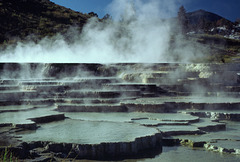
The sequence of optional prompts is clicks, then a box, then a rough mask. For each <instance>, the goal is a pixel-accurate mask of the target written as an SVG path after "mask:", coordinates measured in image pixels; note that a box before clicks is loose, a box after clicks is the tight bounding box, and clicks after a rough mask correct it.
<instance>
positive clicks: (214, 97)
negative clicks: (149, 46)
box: [0, 63, 240, 160]
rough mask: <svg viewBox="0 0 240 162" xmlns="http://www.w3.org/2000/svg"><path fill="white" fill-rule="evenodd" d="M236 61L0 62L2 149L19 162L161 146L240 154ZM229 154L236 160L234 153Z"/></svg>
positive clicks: (109, 155) (239, 68) (239, 69)
mask: <svg viewBox="0 0 240 162" xmlns="http://www.w3.org/2000/svg"><path fill="white" fill-rule="evenodd" d="M239 73H240V65H239V64H160V63H159V64H136V63H124V64H120V63H119V64H43V63H32V64H31V63H22V64H20V63H1V64H0V90H1V91H0V145H1V146H2V147H1V149H0V150H1V152H4V150H5V148H4V147H9V150H10V151H11V152H12V153H13V154H14V155H15V156H17V157H18V158H19V159H32V160H44V159H45V160H47V159H50V160H51V159H52V160H53V159H55V160H60V159H95V160H109V159H111V160H116V159H120V160H121V159H128V158H136V159H137V158H151V157H155V156H156V155H159V156H161V152H162V147H164V146H179V147H185V146H190V147H193V148H195V147H198V148H203V149H206V150H211V151H216V152H221V153H226V154H236V155H239V154H240V147H239V146H240V145H239V144H240V135H239V131H240V124H239V121H240V100H239V96H240V74H239ZM234 156H235V155H234Z"/></svg>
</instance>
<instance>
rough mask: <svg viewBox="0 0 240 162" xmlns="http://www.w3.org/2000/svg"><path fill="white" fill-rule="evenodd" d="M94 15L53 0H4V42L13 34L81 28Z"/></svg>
mask: <svg viewBox="0 0 240 162" xmlns="http://www.w3.org/2000/svg"><path fill="white" fill-rule="evenodd" d="M90 17H91V15H87V14H82V13H79V12H75V11H73V10H70V9H67V8H65V7H62V6H59V5H56V4H54V3H53V2H50V1H49V0H0V43H3V42H4V41H9V39H11V38H12V37H17V38H20V39H24V38H25V37H26V36H28V35H34V36H35V37H37V38H42V37H45V36H52V35H54V34H56V33H57V32H60V33H64V32H65V31H66V30H67V29H68V28H69V27H70V26H71V25H76V26H78V27H80V29H81V28H82V27H83V25H84V24H85V23H86V21H87V19H88V18H90Z"/></svg>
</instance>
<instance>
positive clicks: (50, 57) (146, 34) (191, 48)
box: [0, 0, 203, 63]
mask: <svg viewBox="0 0 240 162" xmlns="http://www.w3.org/2000/svg"><path fill="white" fill-rule="evenodd" d="M108 10H109V12H110V14H111V15H112V16H113V20H107V21H105V22H101V23H100V22H98V21H97V19H96V18H92V19H91V20H89V22H88V23H87V24H86V25H85V27H84V28H83V31H82V33H81V34H80V33H79V32H77V30H75V28H74V27H72V28H71V29H69V32H68V33H67V36H68V37H70V38H71V39H72V40H71V43H69V42H68V41H66V39H64V38H65V35H64V36H63V35H56V36H55V37H53V38H44V39H42V40H41V41H39V42H38V43H34V42H28V43H20V42H19V43H18V44H17V46H15V47H8V48H7V49H6V50H4V51H2V52H1V53H0V62H44V63H73V62H74V63H117V62H136V63H138V62H146V63H161V62H189V61H191V60H192V59H193V58H196V56H198V57H201V55H202V53H203V52H202V50H199V49H203V48H198V46H197V45H196V44H194V45H193V44H190V43H189V42H188V41H186V40H185V38H184V37H182V36H181V34H180V33H179V32H177V31H178V30H177V25H176V20H174V21H171V20H164V19H163V18H166V17H173V16H174V13H175V12H176V10H178V9H177V5H176V3H175V1H174V0H163V1H158V0H149V1H143V0H130V1H129V0H114V1H113V2H112V3H111V4H110V5H109V7H108ZM173 35H174V37H173ZM173 39H174V43H172V44H171V43H170V42H173V41H172V40H173Z"/></svg>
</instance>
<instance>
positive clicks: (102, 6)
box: [51, 0, 240, 21]
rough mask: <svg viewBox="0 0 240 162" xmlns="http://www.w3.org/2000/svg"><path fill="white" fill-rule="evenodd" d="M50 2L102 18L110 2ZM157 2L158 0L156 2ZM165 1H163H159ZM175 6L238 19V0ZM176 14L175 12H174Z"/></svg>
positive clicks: (186, 1) (185, 0)
mask: <svg viewBox="0 0 240 162" xmlns="http://www.w3.org/2000/svg"><path fill="white" fill-rule="evenodd" d="M51 1H52V2H54V3H56V4H59V5H62V6H65V7H67V8H71V9H73V10H75V11H79V12H82V13H89V12H95V13H97V14H98V15H99V17H100V18H101V17H103V16H104V15H105V14H106V13H108V11H107V9H106V8H107V6H108V4H110V3H111V2H112V0H51ZM145 1H146V0H145ZM156 1H158V0H156ZM159 1H165V0H159ZM176 2H178V3H177V6H179V7H180V6H181V5H184V7H185V8H186V10H187V11H188V12H191V11H195V10H198V9H203V10H207V11H210V12H213V13H216V14H218V15H220V16H223V17H225V18H227V19H229V20H231V21H235V20H236V19H237V18H240V0H176ZM176 14H177V11H176Z"/></svg>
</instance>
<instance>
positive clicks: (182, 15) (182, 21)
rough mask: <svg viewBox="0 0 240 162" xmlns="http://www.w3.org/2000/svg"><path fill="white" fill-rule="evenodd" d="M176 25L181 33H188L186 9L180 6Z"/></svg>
mask: <svg viewBox="0 0 240 162" xmlns="http://www.w3.org/2000/svg"><path fill="white" fill-rule="evenodd" d="M178 23H179V25H180V26H181V29H182V32H183V33H186V32H187V31H188V18H187V14H186V9H185V8H184V6H181V7H180V8H179V11H178Z"/></svg>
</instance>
